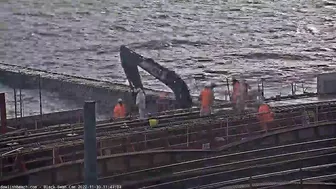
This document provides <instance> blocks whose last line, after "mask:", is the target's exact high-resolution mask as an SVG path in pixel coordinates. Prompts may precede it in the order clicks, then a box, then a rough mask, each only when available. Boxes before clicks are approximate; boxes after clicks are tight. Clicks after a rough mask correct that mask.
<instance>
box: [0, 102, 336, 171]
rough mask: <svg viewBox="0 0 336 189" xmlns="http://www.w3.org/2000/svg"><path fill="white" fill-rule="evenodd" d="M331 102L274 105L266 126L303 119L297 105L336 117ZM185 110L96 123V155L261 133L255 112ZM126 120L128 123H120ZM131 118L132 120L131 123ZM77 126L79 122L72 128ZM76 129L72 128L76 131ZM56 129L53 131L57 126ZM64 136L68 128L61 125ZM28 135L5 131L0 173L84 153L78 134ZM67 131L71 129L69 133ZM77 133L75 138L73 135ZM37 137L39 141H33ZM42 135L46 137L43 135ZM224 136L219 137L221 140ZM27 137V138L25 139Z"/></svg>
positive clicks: (317, 115) (206, 144) (201, 145)
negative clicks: (150, 122) (154, 122)
mask: <svg viewBox="0 0 336 189" xmlns="http://www.w3.org/2000/svg"><path fill="white" fill-rule="evenodd" d="M334 103H335V102H328V103H315V104H309V105H306V106H304V107H299V108H295V107H294V106H293V107H292V106H289V107H281V108H279V109H278V110H277V111H276V118H277V119H276V120H275V122H274V124H273V128H271V129H281V128H286V127H289V128H291V127H294V126H298V125H300V124H301V123H302V115H301V114H302V108H304V109H305V110H306V111H308V112H313V114H314V116H313V117H312V118H311V120H310V121H311V122H327V121H333V120H335V117H336V105H335V104H334ZM186 116H187V117H188V116H189V117H190V116H191V115H189V114H187V115H184V116H181V117H180V118H179V117H178V116H177V117H176V116H173V117H171V118H170V119H168V118H167V119H166V120H160V121H162V124H160V126H159V127H157V128H152V129H149V128H148V126H147V122H139V121H133V122H122V123H114V124H107V125H103V126H98V127H97V130H98V131H99V132H97V139H98V144H97V145H98V148H97V149H98V152H97V155H98V156H106V155H111V154H116V153H127V152H134V151H143V150H158V149H213V148H216V147H218V146H222V145H224V144H229V143H232V142H234V141H237V140H241V139H242V138H244V137H251V136H253V135H258V134H259V133H262V131H261V130H260V127H259V123H258V122H257V120H256V118H255V114H244V115H234V114H229V113H228V114H226V115H222V114H217V115H213V116H210V117H207V118H199V117H198V115H197V114H195V115H194V116H196V117H195V118H194V119H190V120H186ZM125 123H126V124H127V125H128V126H129V127H130V129H122V130H121V129H120V127H121V126H123V125H124V124H125ZM132 123H133V125H132ZM77 129H78V130H79V131H82V128H77ZM79 131H76V132H79ZM57 132H58V131H57ZM60 133H61V134H63V136H65V137H66V134H69V132H63V131H60ZM35 134H37V136H36V135H35V136H34V135H33V136H31V137H29V136H27V137H20V136H14V137H8V138H4V139H2V140H0V144H2V145H7V144H8V143H15V142H16V143H17V144H18V145H16V146H15V145H14V146H13V147H5V148H2V150H1V151H2V152H3V153H2V156H1V161H2V162H1V163H2V167H1V168H2V169H1V170H2V172H1V173H2V174H3V175H8V174H12V173H16V172H17V171H27V170H30V169H34V168H38V167H43V166H47V165H51V164H58V163H63V162H68V161H75V160H78V159H82V158H83V152H84V145H83V140H82V136H81V135H79V136H71V137H66V138H52V136H53V135H49V132H47V133H42V134H41V133H35ZM70 134H71V133H70ZM76 137H77V138H76ZM35 138H38V139H39V141H41V142H38V143H34V142H35V141H32V140H34V139H35ZM41 138H45V139H48V138H49V139H50V140H51V141H50V140H44V141H42V140H41ZM223 139H224V140H223ZM28 141H29V142H28Z"/></svg>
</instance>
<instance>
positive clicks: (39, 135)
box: [0, 102, 336, 150]
mask: <svg viewBox="0 0 336 189" xmlns="http://www.w3.org/2000/svg"><path fill="white" fill-rule="evenodd" d="M315 106H316V107H315ZM334 107H336V103H335V102H329V103H312V104H307V105H305V106H301V107H299V106H298V107H296V108H293V107H292V106H289V107H286V106H283V107H281V108H279V109H277V108H275V112H276V113H277V112H286V111H291V112H292V111H298V110H302V109H299V108H304V109H306V110H308V111H314V112H315V111H316V110H315V109H314V108H317V109H326V108H327V109H332V108H334ZM292 108H293V109H292ZM317 111H318V110H317ZM232 114H234V112H232V111H227V112H225V116H229V115H232ZM193 119H199V116H198V114H195V113H194V114H191V113H190V114H180V115H176V116H175V117H174V116H170V117H166V118H162V119H161V118H159V121H160V125H163V124H166V123H170V124H180V123H181V122H180V121H181V120H183V121H185V120H190V121H192V120H193ZM173 122H175V123H173ZM125 124H126V125H127V126H128V127H130V128H132V129H133V128H139V130H141V129H145V128H147V127H148V122H147V121H139V120H136V121H130V122H117V123H104V124H100V125H98V126H97V133H99V132H115V133H119V132H123V131H125V130H127V129H123V128H122V127H123V126H124V125H125ZM163 126H164V125H163ZM52 128H53V129H55V128H57V127H52ZM29 132H30V134H28V133H27V135H21V136H7V137H3V138H2V139H0V146H1V147H3V148H4V147H5V146H6V145H7V144H8V143H14V142H15V143H17V144H18V145H19V144H29V143H37V142H38V143H41V142H43V141H44V140H56V139H60V138H66V140H76V139H79V138H81V137H82V135H83V127H79V126H78V125H77V126H72V127H70V128H69V127H68V128H66V129H62V130H59V131H57V130H54V131H52V130H50V129H48V128H46V129H39V130H37V131H34V130H32V131H29ZM73 133H75V134H76V135H77V136H74V135H72V134H73ZM111 134H113V133H111ZM67 135H70V136H69V137H67ZM78 135H79V136H78ZM5 150H6V149H5Z"/></svg>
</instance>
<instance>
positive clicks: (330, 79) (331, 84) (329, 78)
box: [317, 72, 336, 95]
mask: <svg viewBox="0 0 336 189" xmlns="http://www.w3.org/2000/svg"><path fill="white" fill-rule="evenodd" d="M317 93H318V94H321V95H323V94H336V72H335V73H326V74H320V75H318V76H317Z"/></svg>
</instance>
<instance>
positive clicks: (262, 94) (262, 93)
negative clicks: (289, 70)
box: [261, 78, 265, 99]
mask: <svg viewBox="0 0 336 189" xmlns="http://www.w3.org/2000/svg"><path fill="white" fill-rule="evenodd" d="M261 96H262V97H263V99H265V94H264V79H263V78H262V79H261Z"/></svg>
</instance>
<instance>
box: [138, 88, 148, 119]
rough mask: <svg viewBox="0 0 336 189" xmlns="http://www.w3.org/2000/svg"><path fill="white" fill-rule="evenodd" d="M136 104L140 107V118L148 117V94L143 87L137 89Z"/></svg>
mask: <svg viewBox="0 0 336 189" xmlns="http://www.w3.org/2000/svg"><path fill="white" fill-rule="evenodd" d="M137 93H138V94H137V96H136V105H137V107H138V108H139V118H140V119H145V118H146V95H145V92H144V91H143V90H142V89H138V90H137Z"/></svg>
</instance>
